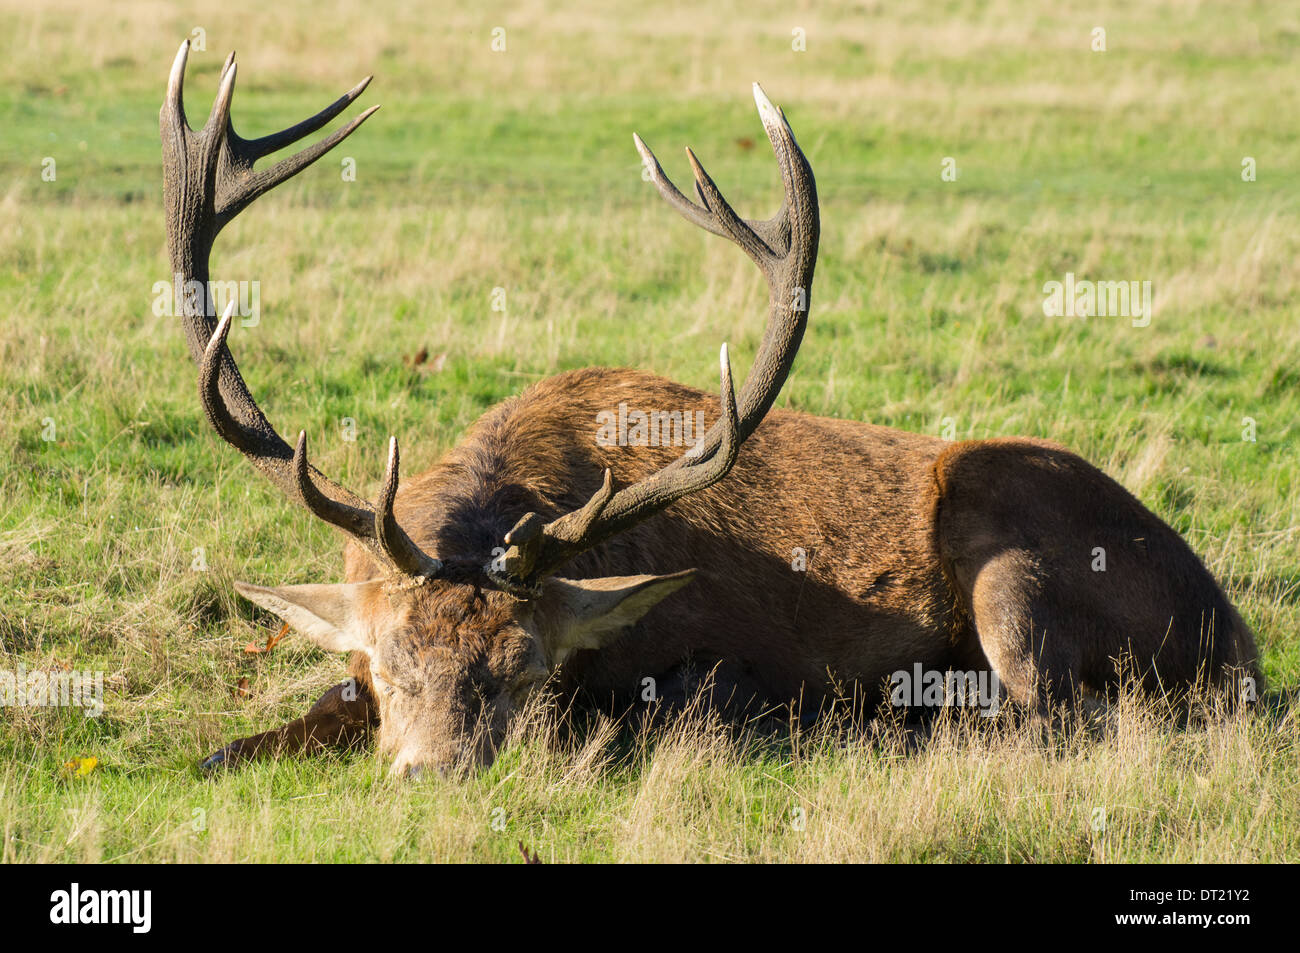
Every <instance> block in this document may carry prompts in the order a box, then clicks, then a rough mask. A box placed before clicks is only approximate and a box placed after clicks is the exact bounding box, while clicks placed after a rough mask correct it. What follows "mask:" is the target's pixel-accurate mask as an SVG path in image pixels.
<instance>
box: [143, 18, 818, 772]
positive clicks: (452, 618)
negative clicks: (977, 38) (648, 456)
mask: <svg viewBox="0 0 1300 953" xmlns="http://www.w3.org/2000/svg"><path fill="white" fill-rule="evenodd" d="M188 52H189V44H188V42H186V43H183V44H182V45H181V48H180V50H179V52H178V53H177V55H176V60H175V63H174V64H173V66H172V72H171V77H170V80H169V82H168V87H167V94H166V98H165V100H164V102H163V107H162V113H161V117H160V122H161V131H162V141H163V162H164V192H165V202H166V210H167V235H168V249H169V254H170V257H171V262H172V266H173V271H174V273H175V274H176V275H177V276H179V277H180V278H182V279H184V280H186V281H187V282H188V281H197V282H200V283H201V286H202V287H203V288H204V289H205V294H204V301H203V302H201V303H200V304H201V306H199V307H194V308H191V309H188V310H187V313H185V314H184V315H183V321H184V325H185V330H186V337H187V341H188V343H189V346H190V351H191V354H192V356H193V357H194V359H195V361H196V362H197V363H198V365H199V398H200V401H201V404H202V406H203V409H204V412H205V414H206V415H207V418H208V420H209V422H210V423H211V424H212V426H213V428H214V429H215V430H216V431H217V433H218V434H219V435H220V436H221V437H222V439H224V440H225V441H226V442H227V443H229V444H231V445H232V446H233V447H235V448H236V449H237V450H239V451H240V452H241V453H243V454H244V455H245V456H246V457H248V459H249V460H250V461H251V462H252V463H253V465H254V466H255V467H256V468H257V469H258V470H260V471H261V472H262V473H263V474H264V475H266V476H267V477H268V478H269V479H270V480H271V481H272V482H273V483H274V484H275V485H276V486H278V487H279V488H280V489H281V490H282V491H283V492H284V494H285V495H286V496H287V497H288V498H289V499H290V500H292V501H294V502H296V503H298V504H301V505H302V506H304V507H306V508H307V510H308V511H310V512H311V513H312V514H314V515H315V516H317V517H319V518H320V519H322V520H324V521H325V522H327V523H330V524H331V525H333V526H334V527H336V528H338V529H339V530H341V531H342V532H344V533H345V534H346V535H347V536H348V537H350V538H351V540H353V541H354V542H355V544H356V545H358V546H360V547H361V548H362V549H363V550H364V551H365V553H366V554H367V555H368V556H369V557H370V559H371V561H372V562H373V564H374V565H376V566H378V567H380V575H379V576H378V577H377V578H374V579H371V580H368V581H364V582H356V583H346V584H324V585H298V586H280V587H262V586H255V585H250V584H247V583H236V589H237V591H238V592H239V593H240V594H241V595H243V596H244V597H246V598H248V599H249V600H251V601H253V602H255V603H256V604H258V605H259V606H261V607H263V608H265V609H267V610H269V611H270V612H273V613H274V614H275V615H277V616H279V617H280V618H281V619H283V620H284V621H285V622H287V623H288V624H289V625H290V626H292V627H293V628H294V629H295V630H296V631H297V632H299V633H301V634H302V635H305V636H306V637H307V638H309V639H311V640H312V641H313V642H315V643H316V644H317V645H319V646H321V647H322V648H324V649H326V650H328V651H334V652H359V653H362V654H363V655H364V656H365V657H366V658H367V659H368V660H369V671H370V676H371V681H372V684H373V687H374V695H375V701H376V703H377V705H378V708H379V712H380V733H379V746H380V749H381V750H382V751H384V752H385V753H387V754H388V755H390V756H391V757H392V759H393V770H394V772H396V773H398V774H407V773H412V772H416V771H418V770H421V769H423V768H426V767H435V768H439V769H446V768H450V767H454V766H457V765H467V764H471V765H472V764H484V763H487V762H489V761H490V760H491V758H492V756H493V752H494V751H495V750H496V747H497V746H498V745H499V744H500V743H501V740H502V739H503V737H504V734H505V730H506V725H507V723H508V721H509V718H510V716H511V714H512V713H514V712H515V711H516V710H517V709H518V708H519V706H520V705H521V704H522V703H523V701H524V700H525V699H526V698H527V697H528V696H529V695H530V694H531V693H532V692H533V691H535V690H536V689H537V688H538V687H539V686H541V685H542V684H543V683H544V682H545V681H546V680H547V678H548V677H549V676H550V675H551V673H552V672H554V671H555V670H556V668H558V667H559V666H560V665H562V664H563V662H564V661H565V659H566V658H567V657H568V656H569V655H570V654H572V653H573V652H575V651H578V650H580V649H599V648H601V647H602V646H604V645H606V644H607V643H608V642H609V641H610V640H611V639H614V638H616V637H617V636H619V635H620V634H621V633H622V632H624V631H625V630H626V629H627V628H628V627H629V626H631V625H633V624H634V623H636V622H637V620H639V619H640V618H641V617H642V616H643V615H644V614H645V613H647V612H649V611H650V609H652V608H653V607H654V606H655V605H656V604H657V603H658V602H659V601H661V600H663V599H664V598H666V597H667V596H669V595H671V594H672V593H673V592H675V591H676V590H678V589H680V588H681V587H682V586H684V585H686V583H687V582H689V581H690V578H691V576H692V572H691V571H686V572H680V573H674V574H671V575H661V576H654V575H632V576H614V577H603V578H592V579H567V578H563V577H561V576H559V575H557V573H558V571H559V570H560V569H561V568H562V567H563V566H564V565H565V564H566V563H568V562H570V561H571V560H572V559H573V558H574V557H576V556H577V555H579V554H581V553H583V552H586V551H588V550H590V549H592V548H593V547H596V546H599V545H600V544H601V543H603V542H604V541H606V540H608V539H609V538H611V537H612V536H614V535H615V534H617V533H620V532H623V531H625V530H627V529H629V528H631V527H632V526H635V525H636V524H638V523H640V522H642V521H643V520H646V519H649V518H650V517H652V516H654V515H655V514H656V513H658V512H660V511H661V510H663V509H664V508H666V507H668V506H669V505H670V504H672V503H673V502H674V501H675V500H679V499H681V498H682V497H684V496H686V495H688V494H691V493H696V492H698V491H700V490H703V489H705V488H707V487H709V486H712V485H713V484H714V483H716V482H718V481H719V480H721V479H723V478H724V477H725V476H726V475H727V473H728V472H729V471H730V470H731V468H732V466H733V465H734V463H735V461H736V457H737V454H738V453H739V451H740V448H741V445H742V444H743V443H744V441H745V439H746V438H747V437H748V436H749V435H750V434H751V433H752V432H753V431H754V429H755V428H756V427H757V426H758V425H759V423H760V422H761V421H762V419H763V417H764V415H765V414H766V413H767V411H768V410H769V408H770V407H771V406H772V403H773V401H774V400H775V399H776V396H777V393H778V392H779V391H780V389H781V386H782V384H783V383H784V381H785V378H786V376H787V374H788V373H789V371H790V367H791V364H792V363H793V360H794V356H795V353H796V351H797V350H798V347H799V342H800V340H801V339H802V337H803V332H804V327H805V324H806V318H807V307H808V300H809V294H810V289H811V283H812V277H813V268H814V265H815V262H816V255H817V242H818V235H819V219H818V210H817V193H816V185H815V182H814V180H813V174H812V169H811V168H810V167H809V165H808V161H807V159H806V158H805V157H804V155H803V153H802V152H801V151H800V149H799V146H798V144H797V143H796V142H795V139H794V135H793V133H792V132H791V130H790V127H789V125H788V124H787V123H786V121H785V118H784V116H783V115H782V114H781V112H780V111H779V110H778V109H777V108H776V107H775V106H773V105H772V103H771V102H770V101H769V100H768V99H767V97H766V96H765V95H764V94H763V92H762V90H761V89H759V87H758V86H757V84H755V86H754V99H755V101H756V103H757V105H758V111H759V116H760V118H761V119H762V122H763V126H764V129H765V130H766V132H767V135H768V138H769V139H770V141H771V143H772V148H773V151H774V152H775V155H776V160H777V165H778V167H779V168H780V171H781V177H782V180H783V183H784V186H785V201H784V202H783V204H782V207H781V209H780V211H778V212H777V214H776V215H775V216H773V217H772V218H771V219H768V220H764V221H750V220H745V219H741V218H740V217H739V216H737V215H736V213H735V212H734V211H733V210H732V209H731V206H730V205H729V204H728V203H727V201H726V199H725V198H723V196H722V194H721V193H720V192H719V191H718V189H717V187H716V186H715V185H714V183H713V180H712V179H711V178H709V175H708V173H707V172H705V171H704V169H703V167H702V166H701V165H700V163H699V161H698V160H697V159H696V157H695V155H694V153H692V152H691V151H690V150H689V149H688V150H687V154H688V156H689V158H690V162H691V165H692V168H693V169H694V173H695V191H696V196H697V198H698V204H696V203H695V202H692V201H690V200H689V199H687V198H686V197H684V196H683V195H682V194H681V193H680V192H679V191H678V190H677V189H676V188H675V187H674V186H673V184H672V183H671V182H670V181H669V180H668V179H667V177H666V176H665V175H664V173H663V170H662V168H661V167H660V165H659V163H658V161H657V160H656V159H655V157H654V155H653V154H652V153H651V152H650V150H649V148H647V147H646V145H645V143H644V142H642V141H641V139H640V137H637V136H634V140H635V143H636V147H637V149H638V151H639V152H640V154H641V156H642V159H643V161H644V163H645V166H646V168H647V169H648V170H649V173H650V177H651V179H652V181H653V182H654V183H655V185H656V187H657V188H658V190H659V192H660V194H661V195H663V197H664V198H665V199H666V200H667V201H668V202H669V204H671V205H672V206H673V207H674V208H676V209H677V210H678V212H680V213H681V214H682V215H683V216H684V217H685V218H687V219H688V220H689V221H691V222H694V223H695V224H696V225H699V226H700V227H702V228H704V229H706V230H708V231H710V232H712V233H714V234H715V235H721V236H723V237H725V238H728V239H730V240H731V241H733V242H735V243H736V244H737V245H739V246H740V247H741V248H742V249H743V250H744V251H745V252H746V254H748V255H749V256H750V258H752V259H753V260H754V262H755V263H756V264H757V265H758V267H759V268H760V270H761V271H762V272H763V274H764V276H765V277H766V279H767V283H768V288H769V318H768V323H767V327H766V330H765V332H764V335H763V339H762V343H761V344H760V347H759V351H758V355H757V356H756V358H755V362H754V365H753V368H752V370H751V372H750V374H749V376H748V377H747V378H746V380H745V384H744V386H743V388H742V389H741V392H740V397H739V399H737V398H736V395H735V393H734V391H733V388H732V382H731V369H730V365H729V362H728V359H727V350H726V345H723V347H722V352H721V357H720V376H721V413H720V416H719V418H718V420H717V422H716V423H715V424H714V426H713V427H712V428H711V429H710V430H709V431H708V432H707V433H706V434H705V436H704V437H703V438H702V439H701V440H700V441H699V442H698V443H697V444H696V445H695V446H694V447H692V448H691V450H690V451H688V452H687V453H686V454H684V455H683V456H682V457H680V458H678V459H677V460H675V461H674V462H673V463H671V464H670V465H668V466H666V467H665V468H663V469H662V470H659V471H658V472H656V473H654V474H653V475H652V476H650V477H649V478H647V479H645V480H642V481H640V482H637V483H634V484H632V485H629V486H625V487H622V488H620V489H617V490H616V489H615V488H614V485H613V480H612V477H611V474H610V472H609V471H608V470H606V471H605V472H604V480H603V482H602V484H601V486H600V488H599V489H598V490H597V491H596V493H595V494H594V495H593V496H592V497H591V498H590V500H589V501H588V502H587V503H586V504H585V505H583V506H582V507H580V508H578V509H575V510H573V511H571V512H569V513H566V514H564V515H561V516H559V517H558V518H555V519H552V520H549V521H547V520H545V519H543V518H542V517H541V516H540V515H539V514H537V513H528V514H526V515H524V516H523V517H522V518H520V519H519V520H518V521H517V522H516V523H515V525H514V527H513V528H512V529H511V530H510V531H509V532H508V533H507V534H505V537H504V540H503V542H504V544H505V553H504V556H501V557H499V558H497V559H495V560H494V559H492V558H491V554H489V553H450V554H445V553H440V554H437V555H434V554H431V553H428V552H426V551H425V550H424V549H422V548H421V546H420V545H418V544H417V542H416V541H414V540H413V539H412V538H411V536H410V535H408V533H407V532H406V531H405V530H404V529H403V528H402V527H401V526H400V525H399V524H398V522H397V520H396V518H395V517H394V513H393V504H394V499H395V498H396V495H397V492H398V486H399V466H400V463H399V453H398V445H397V440H396V438H390V440H389V446H388V462H387V467H386V470H385V476H384V480H383V484H382V487H381V489H380V491H379V494H378V497H377V499H376V501H375V502H374V503H373V504H371V503H369V502H367V501H366V500H364V499H363V498H361V497H359V496H358V495H356V494H355V493H352V492H351V491H349V490H347V489H345V488H343V487H341V486H339V485H338V484H336V483H334V482H333V481H331V480H329V479H328V478H327V477H325V476H324V475H323V474H322V473H320V472H319V471H318V470H317V469H316V468H315V467H313V466H312V465H311V464H310V463H309V461H308V458H307V439H306V435H305V433H302V432H300V433H299V434H298V438H297V441H296V443H295V445H294V446H293V447H290V446H289V444H288V443H287V442H286V441H285V440H284V439H283V438H281V437H280V435H279V434H278V433H277V432H276V431H275V429H274V428H273V427H272V426H271V424H270V423H269V421H268V420H267V418H266V416H265V415H264V414H263V413H262V411H261V409H260V408H259V407H258V405H257V402H256V400H254V398H253V396H252V394H251V393H250V392H249V390H248V387H247V385H246V384H245V383H244V380H243V378H242V376H241V375H240V372H239V369H238V367H237V365H236V364H235V360H234V357H233V356H232V354H231V352H230V350H229V348H228V346H227V338H228V335H229V333H230V329H231V319H232V315H233V307H234V304H233V302H232V304H231V306H230V307H228V308H227V309H226V311H225V313H224V314H223V315H222V317H221V318H220V320H217V319H216V316H215V310H214V308H213V306H212V300H211V295H210V294H208V293H207V292H206V288H207V281H208V254H209V252H210V250H211V247H212V243H213V241H214V239H215V238H216V235H217V233H218V232H219V231H220V229H221V228H222V227H223V226H224V225H225V224H226V222H228V221H230V219H232V218H233V217H234V216H235V215H237V214H238V213H239V212H240V211H241V210H242V209H244V208H245V207H246V206H247V205H248V204H250V203H251V202H252V201H253V200H254V199H256V198H257V197H258V196H260V195H261V194H262V193H264V192H266V191H268V190H269V189H271V188H273V187H274V186H275V185H277V184H279V183H280V182H282V181H284V180H285V179H287V178H289V177H290V176H292V175H295V174H296V173H297V172H299V171H301V170H302V169H303V168H305V167H306V166H308V165H310V164H311V163H312V162H314V161H315V160H316V159H318V158H320V156H322V155H324V154H325V153H326V152H328V151H329V150H330V149H331V148H333V147H334V146H335V145H337V144H338V143H339V142H340V141H342V140H343V139H344V138H346V137H347V136H348V135H350V134H351V133H352V132H353V131H354V130H355V129H356V128H357V127H358V126H359V125H360V124H361V123H362V122H363V121H365V119H366V118H367V117H369V116H370V115H371V114H372V113H373V112H374V110H375V109H376V108H378V107H372V108H371V109H370V110H367V111H366V112H365V113H362V114H361V115H360V116H358V117H357V118H355V119H354V120H352V121H351V122H350V123H349V124H347V125H346V126H344V127H343V128H341V129H340V130H338V131H337V132H335V133H333V134H331V135H329V136H328V137H326V138H325V139H323V140H321V141H320V142H318V143H316V144H315V145H313V146H311V147H309V148H307V149H305V150H303V151H302V152H300V153H298V154H296V155H293V156H291V157H289V158H286V159H283V160H282V161H280V162H279V163H278V164H276V165H274V166H272V167H270V168H269V169H266V170H264V171H255V170H254V168H253V166H254V163H255V162H256V161H258V160H260V159H262V158H264V157H266V156H268V155H270V154H271V153H274V152H276V151H279V150H280V149H283V148H284V147H286V146H288V145H290V144H292V143H294V142H296V141H297V140H299V139H301V138H302V137H304V136H306V135H308V134H310V133H311V132H313V131H315V130H317V129H319V128H321V127H322V126H323V125H325V124H326V123H327V122H329V121H330V120H331V119H333V118H334V117H335V116H336V115H338V114H339V113H340V112H342V111H343V110H344V109H345V108H346V107H347V106H348V105H349V104H350V103H351V102H352V101H353V100H355V99H356V98H357V96H359V95H360V94H361V92H362V91H363V90H364V89H365V87H366V85H367V84H368V82H369V78H367V79H366V80H364V81H362V82H361V83H360V84H358V85H357V86H356V87H355V88H354V89H352V90H351V91H349V92H348V93H347V94H345V95H344V96H342V97H340V98H339V99H338V100H337V101H336V102H335V103H333V104H332V105H330V106H329V107H327V108H326V109H324V110H322V111H321V112H320V113H318V114H317V115H315V116H313V117H311V118H310V119H307V120H305V121H303V122H301V123H298V124H297V125H295V126H292V127H290V128H289V129H286V130H284V131H283V132H280V133H276V134H274V135H270V136H265V137H263V138H260V139H253V140H246V139H243V138H241V137H240V136H239V135H237V134H236V133H235V131H234V128H233V126H232V125H231V121H230V105H231V99H232V96H233V93H234V85H235V72H236V66H235V63H234V54H233V53H232V54H231V55H230V57H229V58H227V60H226V62H225V65H224V67H223V69H222V73H221V79H220V88H219V91H218V94H217V98H216V102H215V103H214V105H213V107H212V112H211V115H210V116H209V118H208V121H207V123H206V124H205V125H204V127H203V128H202V129H201V130H199V131H197V132H195V131H194V130H192V129H190V127H189V125H188V123H187V122H186V119H185V112H184V107H183V104H182V87H183V81H184V75H185V65H186V59H187V56H188ZM190 312H192V313H190ZM506 525H509V524H508V523H507V524H506Z"/></svg>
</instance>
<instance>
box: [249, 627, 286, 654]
mask: <svg viewBox="0 0 1300 953" xmlns="http://www.w3.org/2000/svg"><path fill="white" fill-rule="evenodd" d="M288 634H289V623H288V622H286V623H284V625H282V626H280V631H279V632H277V633H276V634H275V635H270V636H267V638H266V645H258V644H257V643H256V642H249V643H248V644H247V645H245V646H244V651H245V652H246V653H248V654H249V655H261V654H262V653H264V652H269V651H271V649H273V648H275V647H276V646H277V645H279V644H280V640H281V639H283V638H284V637H285V636H286V635H288Z"/></svg>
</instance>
